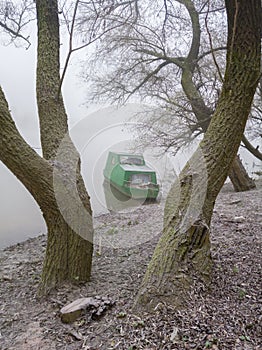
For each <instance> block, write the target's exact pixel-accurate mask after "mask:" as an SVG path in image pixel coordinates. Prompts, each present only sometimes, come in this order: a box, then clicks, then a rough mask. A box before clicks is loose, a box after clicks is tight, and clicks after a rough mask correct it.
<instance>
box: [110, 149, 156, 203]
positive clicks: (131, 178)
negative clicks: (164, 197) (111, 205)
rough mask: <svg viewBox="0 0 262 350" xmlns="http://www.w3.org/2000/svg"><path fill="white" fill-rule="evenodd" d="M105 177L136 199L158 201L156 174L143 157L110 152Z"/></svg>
mask: <svg viewBox="0 0 262 350" xmlns="http://www.w3.org/2000/svg"><path fill="white" fill-rule="evenodd" d="M104 177H105V180H106V181H108V182H109V183H110V185H111V186H113V187H115V188H116V189H117V190H118V191H119V192H121V193H123V194H124V195H126V196H128V197H131V198H134V199H143V198H144V199H156V197H157V195H158V193H159V185H158V184H157V178H156V172H155V171H154V170H152V169H151V168H150V167H149V166H148V165H146V163H145V160H144V157H143V156H142V155H135V154H126V153H115V152H109V154H108V158H107V162H106V167H105V169H104Z"/></svg>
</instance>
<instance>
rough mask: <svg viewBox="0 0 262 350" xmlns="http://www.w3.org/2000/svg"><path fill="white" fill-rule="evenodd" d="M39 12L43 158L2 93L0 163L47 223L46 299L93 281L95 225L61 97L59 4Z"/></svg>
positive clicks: (43, 2)
mask: <svg viewBox="0 0 262 350" xmlns="http://www.w3.org/2000/svg"><path fill="white" fill-rule="evenodd" d="M36 9H37V25H38V52H37V53H38V55H37V105H38V113H39V120H40V132H41V144H42V149H43V156H44V158H41V157H40V156H39V155H38V154H37V153H36V152H35V151H33V150H32V148H31V147H30V146H29V145H28V144H27V143H26V142H25V141H24V139H23V138H22V136H21V135H20V134H19V132H18V130H17V128H16V126H15V124H14V122H13V120H12V117H11V114H10V111H9V108H8V104H7V101H6V99H5V96H4V93H3V91H2V89H1V88H0V160H1V161H2V162H3V163H4V164H5V165H6V166H7V167H8V168H9V169H10V170H11V171H12V172H13V174H14V175H15V176H16V177H17V178H18V179H19V180H20V181H21V182H22V183H23V185H24V186H25V187H26V188H27V189H28V191H29V192H30V193H31V194H32V196H33V197H34V199H35V200H36V202H37V203H38V205H39V207H40V209H41V211H42V213H43V217H44V219H45V221H46V224H47V229H48V232H47V250H46V255H45V260H44V266H43V271H42V280H41V283H40V293H46V292H48V291H49V290H50V289H52V288H54V287H56V286H59V284H61V283H62V282H64V281H69V282H79V281H80V282H86V281H88V280H89V277H90V274H91V263H92V251H93V223H92V211H91V207H90V201H89V196H88V193H87V191H86V188H85V185H84V181H83V179H82V177H81V173H80V160H79V154H78V152H77V150H76V148H75V147H74V145H73V143H72V141H71V139H70V137H69V135H68V125H67V114H66V111H65V108H64V103H63V98H62V95H61V93H60V91H59V86H60V64H59V59H60V58H59V48H60V42H59V20H58V7H57V0H36ZM65 141H66V142H65Z"/></svg>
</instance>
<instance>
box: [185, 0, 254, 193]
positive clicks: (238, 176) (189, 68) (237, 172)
mask: <svg viewBox="0 0 262 350" xmlns="http://www.w3.org/2000/svg"><path fill="white" fill-rule="evenodd" d="M181 3H183V4H184V5H185V6H186V8H187V10H188V12H189V14H190V17H191V22H192V29H193V40H192V44H191V49H190V52H189V54H188V56H187V57H186V58H185V60H184V63H183V65H182V77H181V84H182V87H183V91H184V92H185V95H186V96H187V98H188V100H189V102H190V104H191V106H192V110H193V112H194V114H195V116H196V119H197V122H198V127H200V128H201V129H202V130H203V132H206V130H207V128H208V126H209V123H210V120H211V118H212V114H213V111H212V109H211V108H209V107H208V106H206V104H205V101H204V99H203V97H202V96H201V94H200V92H199V90H198V89H197V87H196V85H195V83H194V80H193V73H194V71H195V68H196V63H197V60H198V54H199V48H200V26H199V15H198V13H197V11H196V9H195V7H194V4H193V2H192V1H187V0H186V1H185V0H183V1H182V0H181ZM241 165H242V166H241ZM229 177H230V180H231V182H232V184H233V187H234V189H235V191H237V192H240V191H248V190H251V189H253V188H255V187H256V185H255V183H254V181H253V180H252V179H251V178H250V177H249V175H248V173H247V171H246V169H245V168H244V166H243V164H242V163H241V160H240V159H238V158H236V159H235V160H234V162H233V164H232V168H231V171H230V173H229Z"/></svg>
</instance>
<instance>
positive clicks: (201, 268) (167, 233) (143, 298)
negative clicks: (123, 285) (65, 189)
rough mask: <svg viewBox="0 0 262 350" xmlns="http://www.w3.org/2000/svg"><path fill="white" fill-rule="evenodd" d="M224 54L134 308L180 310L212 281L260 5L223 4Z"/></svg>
mask: <svg viewBox="0 0 262 350" xmlns="http://www.w3.org/2000/svg"><path fill="white" fill-rule="evenodd" d="M226 7H227V13H228V53H227V67H226V73H225V80H224V84H223V89H222V92H221V96H220V98H219V101H218V105H217V108H216V111H215V113H214V115H213V117H212V120H211V122H210V125H209V127H208V130H207V132H206V133H205V135H204V138H203V140H202V142H201V143H200V145H199V147H198V149H197V151H196V152H195V153H194V155H193V156H192V157H191V159H190V160H189V162H188V163H187V164H186V166H185V168H184V169H183V170H182V172H181V174H180V176H179V179H178V180H177V181H176V183H175V184H174V185H173V187H172V189H171V191H170V193H169V195H168V198H167V202H166V207H165V218H164V228H163V234H162V236H161V238H160V241H159V243H158V245H157V247H156V249H155V251H154V254H153V257H152V260H151V261H150V263H149V266H148V269H147V271H146V274H145V276H144V279H143V281H142V285H141V288H140V291H139V293H138V297H137V299H136V303H135V306H139V307H140V308H141V307H144V308H148V309H150V310H152V309H153V308H154V307H155V306H156V305H157V304H158V303H159V302H167V303H169V304H172V305H175V306H181V305H183V304H184V303H185V302H186V299H187V296H188V294H187V292H188V290H189V288H190V287H193V286H194V284H195V283H197V282H198V281H200V282H201V283H202V284H204V285H207V284H208V283H209V282H210V280H211V277H212V274H211V271H212V259H211V255H210V237H209V235H210V230H209V227H210V221H211V217H212V213H213V207H214V204H215V200H216V197H217V195H218V193H219V191H220V189H221V187H222V186H223V183H224V181H225V179H226V177H227V174H228V171H229V168H230V166H231V164H232V162H233V160H234V158H235V156H236V153H237V150H238V147H239V145H240V142H241V138H242V135H243V132H244V129H245V125H246V121H247V118H248V114H249V111H250V108H251V103H252V99H253V96H254V93H255V89H256V85H257V82H258V79H259V75H260V55H261V48H260V44H261V40H260V31H261V11H260V10H261V2H260V0H250V1H246V0H239V1H238V2H237V3H235V2H234V1H231V0H226Z"/></svg>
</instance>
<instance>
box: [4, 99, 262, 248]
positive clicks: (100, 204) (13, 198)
mask: <svg viewBox="0 0 262 350" xmlns="http://www.w3.org/2000/svg"><path fill="white" fill-rule="evenodd" d="M136 109H137V106H133V107H131V108H130V106H129V109H128V110H124V117H123V110H121V113H120V112H119V111H118V110H116V109H114V108H113V107H112V108H111V107H110V108H107V109H105V110H102V111H99V112H96V113H93V114H92V115H91V116H89V117H87V118H84V119H83V120H81V122H78V123H77V124H76V125H75V126H73V128H72V129H71V131H70V133H71V136H72V138H73V140H74V142H75V144H76V146H77V148H78V150H79V153H80V154H81V159H82V173H83V178H84V181H85V183H86V186H87V189H88V192H89V194H90V197H91V204H92V208H93V213H94V215H95V216H98V215H100V214H102V213H106V212H108V209H107V205H106V198H105V192H104V187H103V181H104V178H103V169H104V166H105V163H106V159H107V155H108V152H109V150H114V151H120V152H121V151H124V150H128V149H129V147H130V144H131V143H132V137H131V134H130V131H128V130H127V128H126V124H125V123H126V121H127V120H129V118H130V116H131V115H132V113H134V112H135V111H136ZM194 148H195V147H191V149H189V150H188V151H187V152H183V153H180V154H178V155H177V156H176V157H175V158H172V157H171V158H170V157H167V156H165V157H162V158H161V159H157V160H156V159H155V158H154V157H152V155H151V154H150V153H149V154H148V153H146V154H145V159H146V161H147V163H148V164H149V165H150V166H151V167H153V168H154V169H155V170H156V172H157V176H158V181H159V183H160V184H161V185H162V191H164V192H167V191H168V188H169V185H170V183H171V182H172V180H173V179H174V178H175V176H176V174H178V173H179V171H180V170H181V169H182V167H183V166H184V164H185V162H186V160H187V159H188V157H189V156H190V154H192V152H193V150H194ZM248 157H249V156H248V155H246V154H243V152H242V158H244V164H245V165H246V166H247V165H248V167H249V170H250V169H251V170H252V169H253V170H258V169H257V168H254V164H255V163H254V161H253V160H250V159H249V158H248ZM248 160H249V161H248ZM252 166H253V167H252ZM0 179H1V181H0V194H1V197H0V208H1V210H0V248H3V247H6V246H9V245H11V244H14V243H17V242H21V241H24V240H25V239H27V238H29V237H34V236H37V235H39V234H42V233H46V226H45V222H44V220H43V218H42V214H41V212H40V210H39V207H38V205H37V203H36V202H35V201H34V199H33V198H32V196H31V195H30V193H29V192H28V191H27V190H26V189H25V188H24V186H23V185H22V184H21V183H20V182H19V181H18V180H17V179H16V177H15V176H14V175H13V174H12V173H11V172H10V171H9V170H8V169H7V168H6V167H5V166H4V165H3V164H1V163H0Z"/></svg>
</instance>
